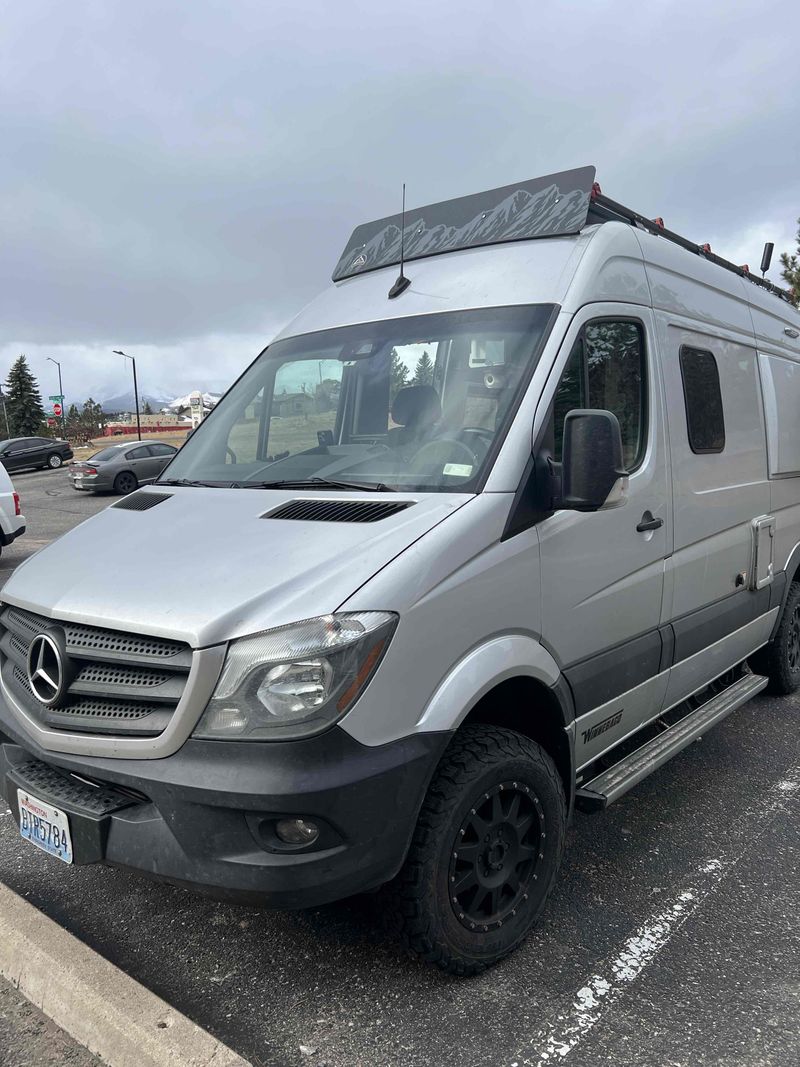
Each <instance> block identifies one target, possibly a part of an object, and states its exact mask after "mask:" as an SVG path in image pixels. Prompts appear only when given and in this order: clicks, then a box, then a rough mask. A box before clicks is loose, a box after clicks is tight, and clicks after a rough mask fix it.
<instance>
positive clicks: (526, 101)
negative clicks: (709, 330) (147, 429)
mask: <svg viewBox="0 0 800 1067" xmlns="http://www.w3.org/2000/svg"><path fill="white" fill-rule="evenodd" d="M798 31H800V4H797V3H791V2H790V0H780V2H772V0H767V2H764V0H762V2H760V3H756V4H753V3H750V2H747V3H745V2H740V0H712V2H706V0H696V2H694V3H686V2H677V0H648V2H647V3H642V0H638V2H636V3H628V2H622V0H595V2H593V3H588V2H586V3H580V2H572V3H564V2H550V3H547V2H539V3H532V2H531V0H524V2H519V0H506V2H504V0H492V2H486V0H482V2H481V3H475V2H473V0H425V2H420V0H404V2H403V3H391V4H389V3H385V2H384V3H381V2H380V0H378V2H374V0H373V2H372V3H353V2H351V0H338V2H337V3H332V2H331V0H324V2H319V0H314V2H303V0H292V2H278V3H275V2H269V0H224V2H223V0H195V2H194V3H186V2H185V0H182V2H180V3H173V2H171V0H157V2H153V0H136V2H135V3H131V2H130V0H126V2H124V3H122V2H119V0H94V2H93V0H77V2H75V3H71V4H67V3H60V2H56V0H49V2H41V0H25V2H24V3H20V2H18V0H13V2H12V0H0V376H2V378H3V379H5V375H6V374H7V371H8V367H9V366H10V363H11V361H12V359H13V358H15V357H16V356H17V355H18V354H19V353H20V352H25V353H27V355H28V356H29V358H30V360H31V363H32V365H33V368H34V371H35V372H36V373H37V375H39V376H40V379H41V384H42V391H43V393H44V394H45V395H47V394H48V393H51V392H56V391H57V389H56V387H55V386H56V382H57V379H56V377H55V373H56V371H55V367H53V365H52V364H50V363H47V362H45V357H46V356H48V355H50V356H53V357H54V358H55V359H59V360H61V361H62V364H63V372H64V385H65V391H66V392H67V394H68V396H73V397H74V396H79V397H81V398H83V397H85V396H86V395H88V394H89V393H92V394H94V395H95V396H98V395H99V396H103V395H110V394H113V393H115V392H121V391H123V390H125V389H126V388H127V387H128V384H129V370H128V366H127V364H126V363H125V361H124V360H122V359H121V358H120V357H119V356H114V355H112V354H111V351H110V350H111V349H112V348H123V349H125V350H127V351H128V352H130V353H132V354H134V355H136V356H137V358H139V359H140V366H139V377H140V387H141V389H142V391H144V392H156V391H166V392H172V391H179V390H180V391H183V390H186V389H189V388H191V387H193V386H195V385H196V386H198V387H204V386H209V385H210V386H212V387H213V386H214V385H217V384H220V385H222V384H224V383H226V382H228V381H230V380H231V379H232V377H233V376H234V375H235V374H236V373H237V372H238V371H239V370H240V369H241V368H242V367H243V365H244V364H245V363H246V362H248V361H249V360H250V359H251V358H252V357H253V355H255V354H256V352H257V351H259V350H260V348H261V347H263V345H264V344H265V343H266V342H267V341H268V340H269V339H270V338H271V336H272V335H273V334H274V333H275V332H276V331H277V330H278V329H279V328H280V327H281V326H282V325H283V324H284V323H285V322H286V321H287V320H288V319H290V318H291V317H292V316H293V315H294V314H295V313H296V312H297V311H298V310H299V309H300V308H301V307H302V306H303V305H304V304H305V303H306V302H307V301H308V300H309V299H311V297H312V296H313V295H314V294H315V292H317V291H318V290H319V289H320V288H321V287H323V286H325V285H326V284H328V282H329V278H330V274H331V270H332V269H333V266H334V265H335V263H336V261H337V259H338V257H339V254H340V252H341V251H342V248H343V247H344V244H345V242H346V240H347V238H348V236H349V234H350V231H351V230H352V228H353V227H354V226H355V225H356V224H357V223H359V222H362V221H365V220H367V219H369V218H376V217H380V216H383V215H386V214H391V213H393V212H394V211H396V210H397V209H398V206H399V204H398V202H399V198H400V185H401V182H402V181H405V182H406V183H407V186H408V203H409V205H410V206H414V205H418V204H425V203H428V202H430V201H435V200H441V199H447V198H449V197H453V196H459V195H462V194H465V193H471V192H476V191H479V190H481V189H487V188H491V187H494V186H499V185H506V184H509V183H511V182H513V181H515V180H517V179H524V178H529V177H533V176H536V175H539V174H546V173H549V172H551V171H556V170H562V169H567V168H571V167H574V166H581V165H585V164H588V163H593V164H595V165H596V166H597V168H598V179H599V181H600V183H601V185H602V187H603V191H604V192H605V193H607V194H608V195H610V196H612V197H614V198H615V199H618V200H622V201H623V202H625V203H627V204H630V205H631V206H633V207H636V208H637V209H639V210H640V211H642V212H643V213H645V214H647V215H650V216H655V215H663V217H664V219H665V221H666V223H667V225H668V226H670V227H671V228H673V229H677V230H679V231H680V232H682V233H685V234H686V235H687V236H689V237H691V238H693V239H695V240H697V241H710V242H711V244H712V246H713V248H714V250H715V251H717V252H719V253H720V254H721V255H724V256H727V257H730V258H731V259H734V260H735V261H737V262H744V261H748V262H749V263H750V265H751V267H753V266H757V264H758V262H759V260H760V254H761V248H762V245H763V242H764V241H765V240H767V239H769V240H774V241H775V243H776V261H777V252H778V251H780V250H782V249H786V250H794V244H795V242H794V235H795V231H796V221H795V220H796V219H797V216H798V215H800V104H799V103H798V93H797V89H796V80H797V79H796V63H797V52H798V39H800V33H798ZM770 277H772V279H773V280H775V281H779V272H778V270H777V269H776V268H775V267H773V270H772V271H771V274H770Z"/></svg>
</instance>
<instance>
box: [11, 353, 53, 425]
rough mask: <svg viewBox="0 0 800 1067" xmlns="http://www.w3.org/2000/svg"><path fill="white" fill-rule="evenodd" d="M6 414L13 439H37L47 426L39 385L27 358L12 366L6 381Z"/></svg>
mask: <svg viewBox="0 0 800 1067" xmlns="http://www.w3.org/2000/svg"><path fill="white" fill-rule="evenodd" d="M6 397H7V399H6V413H7V415H8V426H9V430H10V431H11V436H12V437H35V436H37V435H38V434H40V433H41V432H42V428H43V427H44V424H45V418H46V416H45V413H44V406H43V404H42V395H41V393H40V392H39V385H38V383H37V381H36V379H35V378H34V376H33V374H31V369H30V367H29V366H28V361H27V359H26V358H25V356H20V357H19V359H17V360H15V361H14V363H13V364H12V367H11V370H10V371H9V372H8V380H7V381H6Z"/></svg>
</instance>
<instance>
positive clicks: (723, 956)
mask: <svg viewBox="0 0 800 1067" xmlns="http://www.w3.org/2000/svg"><path fill="white" fill-rule="evenodd" d="M14 481H15V483H16V485H17V488H18V490H19V492H20V493H21V495H22V499H23V507H24V510H25V513H26V516H27V518H28V534H27V535H26V537H25V538H23V539H22V540H21V541H19V542H18V543H17V544H16V545H13V546H11V548H10V549H8V550H6V551H5V552H4V554H3V556H2V558H1V559H0V580H5V578H6V577H7V576H8V574H9V573H10V570H11V569H12V568H13V567H14V566H16V565H17V564H18V563H19V562H20V561H21V560H22V559H24V558H26V556H27V555H29V554H30V552H31V551H34V550H36V549H37V548H39V547H42V546H43V545H44V544H46V543H47V542H48V541H49V540H51V539H52V538H53V537H55V536H57V535H58V534H59V533H61V532H63V531H64V530H66V529H68V528H70V527H71V526H73V525H75V524H76V523H78V522H80V521H81V520H82V518H85V517H88V516H89V515H90V514H93V513H94V512H96V511H97V510H99V509H100V508H102V507H105V506H107V505H108V504H109V503H110V502H111V500H112V499H113V498H109V497H97V498H94V497H90V496H81V495H79V494H77V493H75V492H74V491H73V490H72V489H71V488H70V487H69V485H68V483H67V478H66V474H65V473H64V472H63V471H59V472H52V473H51V472H46V473H35V474H29V475H17V476H16V477H15V478H14ZM799 718H800V698H798V697H792V698H784V699H775V698H769V697H764V698H758V699H756V700H755V701H753V702H751V703H750V704H749V705H746V706H745V707H744V708H742V709H741V710H740V711H738V712H736V713H735V714H734V715H733V716H731V717H730V718H729V719H728V720H726V721H725V722H724V723H723V724H721V725H720V726H719V727H717V728H716V729H715V730H713V731H712V732H710V733H709V734H708V735H707V736H706V737H704V738H703V739H702V740H701V741H699V742H697V743H695V744H694V745H692V746H691V747H690V748H689V749H687V750H686V751H685V752H684V753H682V754H681V755H680V756H679V757H677V758H676V759H675V760H673V761H672V762H671V763H670V764H668V765H667V766H666V767H664V768H663V769H662V770H661V771H659V772H658V773H656V774H655V775H653V776H651V777H650V778H649V779H647V780H646V781H645V782H643V783H642V784H641V785H640V786H639V787H638V788H636V789H635V790H633V791H632V792H631V793H629V794H628V795H627V796H626V797H624V798H623V799H622V800H621V801H620V802H618V803H617V804H616V805H614V806H613V807H612V808H610V809H609V810H608V812H607V813H605V814H602V815H593V816H587V815H581V814H578V815H577V816H576V817H575V820H574V822H573V825H572V827H571V830H570V833H569V840H568V846H567V852H566V857H565V863H564V867H563V870H562V874H561V877H560V878H559V880H558V883H557V885H556V889H555V892H554V894H553V896H552V898H551V900H550V903H549V905H548V907H547V909H546V912H545V915H544V918H543V921H542V923H541V925H540V926H539V928H538V930H537V931H536V932H535V933H534V935H533V936H532V937H531V938H530V940H529V941H528V942H527V944H526V945H525V946H524V947H523V948H522V949H521V950H520V951H519V952H518V953H517V954H516V955H515V956H514V957H512V958H511V959H510V960H508V961H507V962H506V963H504V964H502V965H500V966H499V967H497V968H495V969H494V970H493V971H491V972H489V973H487V974H485V975H483V976H481V977H479V978H477V979H471V980H467V981H462V980H458V979H452V978H448V977H445V976H443V975H441V974H439V973H438V972H436V971H433V970H430V969H428V968H425V967H424V966H422V965H420V964H417V963H416V962H414V961H412V960H408V959H406V958H405V957H404V956H403V955H402V954H401V953H400V952H399V950H398V948H397V946H396V945H395V944H394V943H393V941H392V940H391V939H390V938H388V937H387V936H386V935H385V934H384V932H383V929H382V923H381V914H380V911H381V900H382V898H381V897H380V895H375V896H370V897H365V898H355V899H353V900H350V901H346V902H343V903H341V904H338V905H333V906H330V907H327V908H321V909H317V910H314V911H306V912H299V913H272V912H268V911H259V910H256V909H253V908H242V907H234V906H229V905H226V904H222V903H218V902H215V901H210V900H206V899H202V898H199V897H195V896H192V895H191V894H189V893H188V892H185V891H184V890H181V889H176V888H172V887H169V886H164V885H159V884H155V883H151V882H148V881H146V880H144V879H141V878H138V877H136V876H134V875H131V874H128V873H125V872H121V871H116V870H111V869H105V868H100V867H75V868H70V867H66V866H63V865H61V864H59V863H58V862H57V861H55V860H51V859H50V858H49V857H47V856H45V855H44V854H42V853H40V852H38V851H37V850H35V849H33V848H32V847H31V846H29V845H27V844H25V843H24V842H22V841H21V840H20V838H19V837H18V835H17V831H16V827H15V825H14V822H13V820H12V818H11V815H10V813H8V812H3V813H0V880H1V881H4V882H6V883H7V884H8V885H9V886H10V887H11V888H12V889H14V890H15V891H17V892H18V893H21V894H22V895H24V896H25V897H27V898H28V899H29V900H30V901H31V902H32V903H34V904H35V905H36V906H37V907H39V908H41V909H42V910H43V911H44V912H45V913H46V914H48V915H49V916H51V917H52V918H54V919H55V920H56V921H58V922H60V923H61V924H63V925H64V926H65V927H67V928H68V929H69V930H70V931H72V932H73V933H74V934H76V935H77V936H78V937H80V938H81V939H83V940H84V941H86V942H88V943H89V944H90V945H91V946H92V947H93V948H95V949H96V950H97V951H99V952H100V953H101V954H102V955H104V956H106V957H107V958H108V959H110V960H111V961H112V962H114V963H116V964H117V965H118V966H120V967H122V968H123V969H124V970H126V971H127V972H128V973H130V974H131V975H133V976H134V977H135V978H137V979H138V980H139V981H141V982H142V983H144V984H145V985H146V986H148V987H149V988H151V989H152V990H153V991H154V992H156V993H157V994H159V995H160V996H162V997H164V998H165V999H167V1000H168V1001H170V1002H171V1003H172V1004H173V1005H174V1006H175V1007H177V1008H178V1009H179V1010H181V1011H183V1012H185V1013H186V1014H187V1015H189V1016H190V1017H191V1018H193V1019H195V1020H196V1021H197V1022H198V1023H200V1024H201V1025H202V1026H204V1027H206V1028H207V1029H209V1030H210V1031H211V1032H212V1033H214V1034H215V1035H216V1036H218V1037H220V1038H221V1039H222V1040H223V1041H225V1042H226V1043H227V1044H228V1045H230V1046H231V1047H232V1048H234V1049H236V1050H237V1051H238V1052H240V1053H241V1054H242V1055H244V1056H246V1057H248V1058H249V1059H251V1060H252V1062H253V1063H254V1064H256V1065H263V1067H267V1065H269V1067H273V1065H274V1067H293V1065H296V1064H312V1065H318V1067H321V1065H322V1064H327V1065H328V1067H373V1065H374V1067H384V1065H387V1067H388V1065H400V1064H402V1065H404V1067H428V1065H431V1067H434V1065H435V1067H440V1065H441V1067H490V1065H491V1067H494V1065H498V1067H500V1065H502V1067H514V1065H517V1067H522V1065H539V1067H543V1065H545V1064H548V1065H549V1064H553V1063H558V1064H561V1063H564V1064H565V1065H567V1067H600V1065H611V1064H614V1065H618V1067H619V1065H624V1067H645V1065H647V1067H652V1065H655V1064H658V1065H664V1067H705V1065H711V1064H714V1065H724V1067H732V1065H737V1067H739V1065H747V1067H751V1065H776V1067H778V1065H780V1067H786V1065H791V1064H796V1063H800V1054H798V1034H799V1033H800V968H799V967H798V963H797V960H798V958H799V957H800V953H798V950H799V949H800V932H799V925H800V924H798V916H799V915H800V879H799V878H798V859H799V858H800V827H799V826H798V813H799V812H800V734H799V733H798V720H799ZM0 1062H2V1053H0Z"/></svg>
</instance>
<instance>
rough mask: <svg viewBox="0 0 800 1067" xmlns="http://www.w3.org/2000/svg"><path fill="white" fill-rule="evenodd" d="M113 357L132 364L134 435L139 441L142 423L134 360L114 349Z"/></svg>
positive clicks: (125, 353)
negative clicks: (122, 358) (134, 411)
mask: <svg viewBox="0 0 800 1067" xmlns="http://www.w3.org/2000/svg"><path fill="white" fill-rule="evenodd" d="M114 355H115V356H124V357H125V358H126V359H129V360H130V361H131V363H132V364H133V398H134V401H135V403H136V433H137V434H138V437H139V440H140V441H141V439H142V421H141V419H140V418H139V386H138V385H137V384H136V360H135V359H134V358H133V356H129V355H128V353H127V352H120V350H119V349H118V348H115V349H114Z"/></svg>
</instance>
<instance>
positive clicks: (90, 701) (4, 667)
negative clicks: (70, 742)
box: [0, 607, 192, 737]
mask: <svg viewBox="0 0 800 1067" xmlns="http://www.w3.org/2000/svg"><path fill="white" fill-rule="evenodd" d="M48 631H49V632H51V633H53V634H54V636H56V638H57V640H58V642H59V643H63V646H64V647H65V648H66V655H67V660H68V665H69V669H70V673H71V677H72V680H71V683H70V685H69V689H68V690H67V696H66V700H65V701H64V702H63V703H62V705H61V706H59V707H55V708H53V707H48V706H47V705H46V704H42V703H41V701H40V700H38V699H37V697H36V694H35V693H34V691H33V689H32V688H31V686H30V682H29V680H28V650H29V648H30V644H31V641H32V640H33V638H34V637H36V635H37V634H40V633H47V632H48ZM191 665H192V651H191V649H190V647H189V646H188V645H187V644H184V643H182V642H180V641H170V640H166V639H164V638H160V637H143V636H142V635H140V634H131V633H125V632H122V631H117V630H110V629H106V628H105V627H100V626H85V625H83V624H78V623H71V622H59V621H57V620H55V619H47V618H45V617H43V616H40V615H34V614H33V613H31V612H29V611H23V610H22V609H21V608H15V607H6V608H4V609H3V610H2V612H0V671H2V677H3V682H4V684H5V685H6V686H7V687H8V689H9V690H10V691H11V693H12V694H13V695H14V697H15V699H16V700H17V701H18V702H19V703H20V704H21V705H22V706H23V707H24V708H25V710H26V711H27V712H28V713H29V714H30V715H31V716H32V717H33V718H34V719H36V721H37V722H39V723H40V724H41V725H42V726H46V727H48V728H50V729H54V730H69V731H71V732H75V733H90V734H103V735H114V736H119V737H156V736H157V735H158V734H160V733H162V732H163V731H164V730H165V729H166V727H167V726H168V724H169V721H170V719H171V718H172V716H173V714H174V712H175V709H176V707H177V706H178V703H179V701H180V699H181V697H182V695H183V691H184V688H185V686H186V680H187V677H188V675H189V670H190V668H191Z"/></svg>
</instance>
